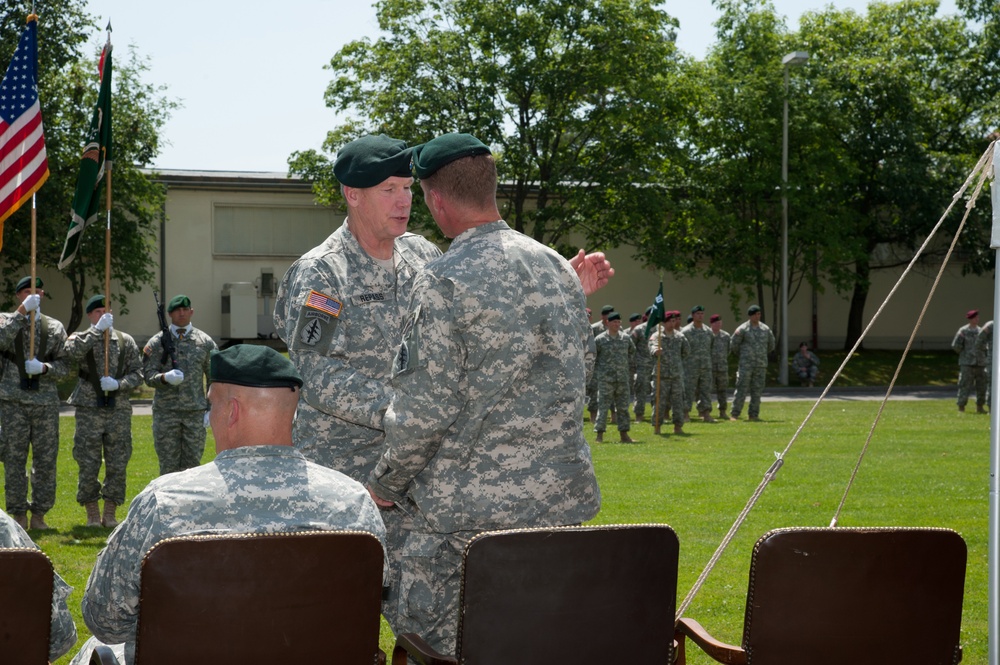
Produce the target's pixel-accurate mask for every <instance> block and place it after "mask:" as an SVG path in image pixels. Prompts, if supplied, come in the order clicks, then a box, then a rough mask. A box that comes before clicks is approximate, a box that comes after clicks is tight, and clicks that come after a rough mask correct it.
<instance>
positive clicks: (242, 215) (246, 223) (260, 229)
mask: <svg viewBox="0 0 1000 665" xmlns="http://www.w3.org/2000/svg"><path fill="white" fill-rule="evenodd" d="M342 219H343V216H342V214H339V213H337V212H335V211H334V210H331V209H329V208H321V207H318V206H251V205H231V204H225V203H217V204H215V207H214V209H213V212H212V251H213V253H214V254H215V255H217V256H291V257H298V256H301V255H302V254H305V253H306V252H307V251H309V250H310V249H312V248H313V247H315V246H316V245H319V244H320V243H322V242H323V241H324V240H325V239H326V237H327V236H328V235H330V233H332V232H333V230H334V229H335V228H337V226H338V225H339V224H340V222H341V220H342Z"/></svg>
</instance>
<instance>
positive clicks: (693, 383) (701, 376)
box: [681, 323, 715, 417]
mask: <svg viewBox="0 0 1000 665" xmlns="http://www.w3.org/2000/svg"><path fill="white" fill-rule="evenodd" d="M681 333H682V334H683V335H684V337H685V339H687V341H688V344H689V345H690V346H691V352H690V353H689V354H688V356H687V358H685V359H684V413H690V412H691V407H692V405H694V404H695V401H696V400H697V403H698V415H699V416H702V417H705V416H707V415H709V414H711V413H712V341H713V340H714V339H715V335H713V334H712V329H711V328H709V327H708V326H707V325H705V324H702V326H701V328H699V327H697V326H696V325H695V324H693V323H689V324H687V325H686V326H684V327H683V328H681Z"/></svg>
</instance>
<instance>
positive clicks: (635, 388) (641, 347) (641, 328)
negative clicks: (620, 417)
mask: <svg viewBox="0 0 1000 665" xmlns="http://www.w3.org/2000/svg"><path fill="white" fill-rule="evenodd" d="M629 334H630V335H631V336H632V343H633V344H634V345H635V382H634V383H633V385H632V395H633V396H634V397H635V417H636V420H640V421H641V420H642V419H643V417H644V416H645V415H646V404H648V403H649V396H650V392H651V391H652V386H651V384H650V379H651V378H652V376H653V366H654V365H653V356H651V355H649V340H648V339H647V338H646V324H645V323H642V324H640V325H637V326H636V327H635V328H633V329H632V331H631V332H630V333H629Z"/></svg>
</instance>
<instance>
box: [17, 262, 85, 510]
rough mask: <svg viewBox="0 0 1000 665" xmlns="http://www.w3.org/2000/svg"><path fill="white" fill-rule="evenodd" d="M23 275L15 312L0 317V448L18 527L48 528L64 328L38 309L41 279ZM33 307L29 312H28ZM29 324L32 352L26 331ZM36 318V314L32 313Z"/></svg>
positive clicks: (64, 363) (63, 369)
mask: <svg viewBox="0 0 1000 665" xmlns="http://www.w3.org/2000/svg"><path fill="white" fill-rule="evenodd" d="M35 287H36V288H37V289H39V290H38V291H37V292H35V293H32V291H33V289H32V288H31V278H30V277H24V278H22V279H21V280H20V281H19V282H18V283H17V286H16V288H15V295H16V297H17V299H18V300H19V301H20V303H21V304H20V305H18V308H17V311H15V312H13V313H11V314H4V315H2V317H0V353H2V354H3V368H2V370H0V372H2V378H0V422H2V423H3V428H2V429H0V449H2V451H3V462H4V478H5V488H4V489H5V495H6V500H7V512H8V513H10V514H11V515H12V516H13V517H14V521H15V522H17V524H18V525H19V526H20V527H21V528H27V527H28V522H27V515H26V513H27V511H28V510H30V511H31V528H32V529H48V528H49V525H48V524H46V523H45V513H47V512H48V511H49V510H51V509H52V506H53V505H55V502H56V457H57V456H58V454H59V393H58V390H57V388H56V383H57V382H58V381H59V379H61V378H62V377H64V376H66V374H67V373H68V372H69V363H68V362H67V360H66V357H65V355H64V352H63V347H64V346H65V344H66V330H65V329H64V328H63V325H62V324H61V323H59V322H58V321H56V320H55V319H53V318H51V317H49V316H45V315H44V314H42V313H41V311H40V310H39V306H40V304H41V298H42V297H43V296H44V295H45V292H44V291H42V290H41V288H42V280H41V279H40V278H36V279H35ZM32 312H34V314H30V313H32ZM29 317H30V318H31V319H34V320H35V323H34V357H32V356H31V350H32V343H31V340H30V339H29V335H30V334H31V330H32V323H31V320H30V319H29ZM36 317H37V318H36ZM29 448H30V450H31V501H30V502H29V501H28V479H27V477H26V475H25V470H26V467H27V465H28V450H29Z"/></svg>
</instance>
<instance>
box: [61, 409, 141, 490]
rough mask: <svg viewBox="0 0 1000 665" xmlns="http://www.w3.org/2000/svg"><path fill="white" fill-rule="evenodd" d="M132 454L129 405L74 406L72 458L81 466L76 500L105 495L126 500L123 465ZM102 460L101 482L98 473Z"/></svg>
mask: <svg viewBox="0 0 1000 665" xmlns="http://www.w3.org/2000/svg"><path fill="white" fill-rule="evenodd" d="M131 457H132V407H131V405H129V406H128V408H121V407H119V408H100V407H92V406H78V407H76V433H75V434H74V435H73V459H75V460H76V464H77V466H78V467H79V468H80V475H79V480H78V481H77V486H76V500H77V502H78V503H79V504H80V505H83V504H85V503H90V502H92V501H97V500H98V499H100V498H104V500H105V501H113V502H114V503H116V504H118V505H119V506H120V505H122V504H124V503H125V469H126V467H128V461H129V459H130V458H131ZM102 461H103V462H104V486H103V487H102V486H101V482H100V480H99V478H98V477H99V475H100V473H101V462H102Z"/></svg>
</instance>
